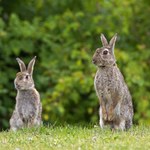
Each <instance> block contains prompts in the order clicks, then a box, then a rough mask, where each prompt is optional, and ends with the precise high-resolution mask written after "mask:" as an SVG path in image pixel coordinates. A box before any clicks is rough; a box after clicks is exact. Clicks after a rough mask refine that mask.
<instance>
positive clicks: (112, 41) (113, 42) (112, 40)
mask: <svg viewBox="0 0 150 150" xmlns="http://www.w3.org/2000/svg"><path fill="white" fill-rule="evenodd" d="M116 39H117V33H116V34H115V35H114V36H113V37H112V39H111V40H110V42H109V45H110V47H111V48H112V50H114V47H115V42H116Z"/></svg>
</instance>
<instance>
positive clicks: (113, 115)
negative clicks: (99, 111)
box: [108, 107, 115, 121]
mask: <svg viewBox="0 0 150 150" xmlns="http://www.w3.org/2000/svg"><path fill="white" fill-rule="evenodd" d="M114 118H115V114H114V110H113V107H110V109H109V112H108V121H113V120H114Z"/></svg>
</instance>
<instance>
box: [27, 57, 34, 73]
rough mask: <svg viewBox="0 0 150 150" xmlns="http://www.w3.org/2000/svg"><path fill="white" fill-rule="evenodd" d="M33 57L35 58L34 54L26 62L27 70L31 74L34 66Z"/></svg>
mask: <svg viewBox="0 0 150 150" xmlns="http://www.w3.org/2000/svg"><path fill="white" fill-rule="evenodd" d="M35 59H36V56H34V58H33V59H32V60H31V61H30V62H29V64H28V68H27V71H28V73H29V74H31V75H32V74H33V68H34V64H35Z"/></svg>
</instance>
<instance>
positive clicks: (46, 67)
mask: <svg viewBox="0 0 150 150" xmlns="http://www.w3.org/2000/svg"><path fill="white" fill-rule="evenodd" d="M149 3H150V2H149V0H139V1H138V3H137V1H135V0H126V1H120V0H105V1H99V0H92V1H91V0H86V1H81V0H75V1H74V0H62V1H60V0H55V1H53V0H36V1H33V0H24V1H20V0H11V1H6V0H1V1H0V15H1V18H0V118H1V119H0V127H1V129H2V128H3V129H5V128H7V127H8V126H9V118H10V116H11V114H12V111H13V109H14V105H15V96H16V90H15V89H14V85H13V80H14V78H15V74H16V73H17V71H19V66H18V64H17V62H16V60H15V58H16V57H20V58H21V59H23V60H24V61H25V62H26V63H27V62H29V60H30V59H31V58H32V57H33V56H34V55H36V56H37V62H36V64H35V71H34V80H35V84H36V88H37V90H38V91H39V92H40V94H41V99H42V104H43V120H44V121H45V122H50V123H55V122H59V123H63V122H68V123H77V122H98V107H99V106H98V105H99V103H98V98H97V97H96V94H95V91H94V86H93V80H94V76H95V72H96V67H95V66H94V65H93V64H92V63H91V59H92V55H93V53H94V51H95V49H96V48H97V47H100V46H101V43H100V38H99V36H100V33H104V34H105V35H106V37H109V38H110V37H112V36H113V34H114V33H118V41H117V43H116V49H115V54H116V58H117V63H118V66H119V68H120V69H121V71H122V73H123V75H124V77H125V80H126V82H127V84H128V86H129V89H130V91H131V94H132V97H133V103H134V109H135V116H134V121H135V123H145V124H150V103H149V100H150V92H149V91H150V80H149V77H150V70H149V68H150V67H149V66H150V38H148V37H150V20H149V19H148V18H149V14H150V9H149Z"/></svg>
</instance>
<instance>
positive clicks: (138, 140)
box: [0, 125, 150, 150]
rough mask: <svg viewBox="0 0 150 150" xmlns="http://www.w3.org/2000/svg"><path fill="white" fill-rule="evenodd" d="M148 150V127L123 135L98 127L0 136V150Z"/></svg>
mask: <svg viewBox="0 0 150 150" xmlns="http://www.w3.org/2000/svg"><path fill="white" fill-rule="evenodd" d="M1 149H4V150H31V149H33V150H109V149H110V150H128V149H130V150H140V149H141V150H149V149H150V127H144V126H135V127H133V128H132V129H130V130H129V131H127V132H112V131H110V130H109V129H105V130H101V129H100V128H99V127H98V126H92V125H89V126H80V125H79V126H78V125H76V126H71V125H65V126H49V127H40V128H32V129H23V130H20V131H17V132H12V131H11V132H10V131H9V132H8V131H3V132H1V133H0V150H1Z"/></svg>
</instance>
